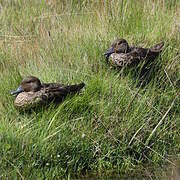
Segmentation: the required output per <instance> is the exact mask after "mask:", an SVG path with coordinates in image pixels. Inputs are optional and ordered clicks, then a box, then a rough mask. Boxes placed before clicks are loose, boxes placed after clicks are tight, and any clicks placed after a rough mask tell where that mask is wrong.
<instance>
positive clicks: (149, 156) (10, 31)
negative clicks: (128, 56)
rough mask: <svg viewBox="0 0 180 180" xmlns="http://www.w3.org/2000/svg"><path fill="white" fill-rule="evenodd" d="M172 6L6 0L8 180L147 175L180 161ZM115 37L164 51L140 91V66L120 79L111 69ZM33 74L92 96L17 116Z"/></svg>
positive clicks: (2, 91) (2, 141) (2, 136)
mask: <svg viewBox="0 0 180 180" xmlns="http://www.w3.org/2000/svg"><path fill="white" fill-rule="evenodd" d="M171 2H172V3H170V1H167V2H166V1H165V2H164V3H163V2H162V1H155V2H153V1H151V0H148V1H146V2H144V1H141V0H138V1H136V2H131V1H113V2H108V1H107V2H104V1H93V2H89V1H78V2H75V1H61V2H60V1H53V0H52V1H35V0H34V1H31V2H26V1H13V2H11V1H8V2H6V3H5V2H4V1H0V3H1V4H2V7H3V11H2V13H1V15H0V19H1V20H0V23H1V30H0V48H1V53H0V70H1V71H0V78H1V86H0V96H1V99H0V108H1V111H0V115H1V127H0V164H1V168H0V174H1V176H2V177H15V176H18V177H19V178H22V179H23V178H24V177H25V178H27V177H28V178H32V179H33V178H34V177H39V178H43V177H46V178H53V177H59V178H60V177H65V178H68V177H71V176H74V175H75V176H76V177H77V176H78V177H79V176H80V175H82V174H86V173H89V172H95V173H98V174H103V173H106V172H109V174H111V173H110V172H113V173H114V172H115V173H120V174H123V173H126V174H130V173H131V174H133V173H135V174H136V173H138V172H140V174H144V173H142V172H145V169H146V168H147V169H148V166H151V167H154V168H152V169H155V168H156V167H157V166H158V167H159V168H161V167H162V166H163V164H166V163H168V164H170V163H171V158H172V157H177V156H178V155H179V148H180V146H179V145H180V142H179V139H180V137H179V113H180V112H179V109H180V108H179V104H180V102H179V96H178V95H179V75H180V74H179V72H180V71H179V46H180V44H179V36H178V28H177V26H176V25H177V24H178V15H179V14H178V10H179V4H178V1H171ZM116 37H124V38H126V39H127V40H128V41H129V42H130V44H135V45H139V46H140V45H143V46H152V45H153V43H156V42H158V41H160V40H163V41H164V42H165V47H164V50H163V53H162V56H161V57H159V58H158V59H157V60H156V63H155V65H154V66H152V67H151V70H152V73H151V75H150V76H151V78H150V80H149V83H147V84H145V85H144V86H143V87H141V86H138V84H139V80H138V76H139V74H140V71H141V65H142V64H140V66H139V68H137V69H135V68H130V69H128V68H124V69H122V70H117V69H111V68H109V66H108V65H107V64H106V63H105V60H104V57H103V56H102V54H103V52H104V50H105V49H106V48H107V47H108V46H109V43H110V41H111V40H112V39H114V38H116ZM30 74H32V75H35V76H38V77H39V78H40V79H41V80H42V81H44V82H47V81H49V82H50V81H53V82H55V81H60V82H62V83H78V82H81V81H84V82H85V83H86V88H85V90H83V91H82V92H81V93H80V94H79V95H75V96H73V97H72V96H71V97H67V98H66V100H65V101H64V102H63V103H62V104H60V105H59V106H56V107H55V106H53V105H52V106H50V107H49V108H48V109H44V108H42V109H40V110H37V111H32V112H31V113H27V112H19V111H17V110H16V109H15V108H14V106H13V100H14V97H11V96H10V95H9V91H10V90H12V89H14V88H16V87H17V85H18V84H19V83H20V81H21V79H22V77H24V76H26V75H30ZM175 98H176V101H175V102H174V103H173V105H172V106H171V104H172V102H173V101H174V99H175ZM169 108H170V110H169V111H168V109H169ZM167 111H168V113H167V115H166V116H165V117H164V115H165V114H166V112H167ZM163 117H164V119H163V120H162V118H163ZM161 120H162V123H161V124H160V125H159V126H158V127H157V125H158V123H159V121H161ZM156 127H157V128H156ZM149 171H150V172H151V170H149ZM152 172H153V170H152ZM152 175H153V173H152ZM145 176H147V175H146V174H145Z"/></svg>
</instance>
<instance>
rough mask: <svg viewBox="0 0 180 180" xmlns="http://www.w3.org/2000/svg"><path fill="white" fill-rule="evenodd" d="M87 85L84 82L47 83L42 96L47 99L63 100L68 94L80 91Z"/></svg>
mask: <svg viewBox="0 0 180 180" xmlns="http://www.w3.org/2000/svg"><path fill="white" fill-rule="evenodd" d="M84 86H85V84H84V83H80V84H75V85H62V84H54V83H52V84H46V85H45V88H43V89H42V98H44V100H45V99H46V100H47V101H52V100H54V101H58V102H59V101H62V100H63V98H64V97H66V96H67V95H68V94H71V93H76V92H79V91H80V90H81V89H82V88H83V87H84Z"/></svg>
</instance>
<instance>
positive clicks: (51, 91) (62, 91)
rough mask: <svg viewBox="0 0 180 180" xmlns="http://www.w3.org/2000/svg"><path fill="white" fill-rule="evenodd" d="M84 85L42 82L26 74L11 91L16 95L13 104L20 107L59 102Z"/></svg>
mask: <svg viewBox="0 0 180 180" xmlns="http://www.w3.org/2000/svg"><path fill="white" fill-rule="evenodd" d="M84 86H85V84H84V83H80V84H75V85H64V84H60V83H44V84H42V83H41V82H40V80H39V79H38V78H36V77H34V76H28V77H26V78H24V79H23V80H22V83H21V86H20V87H19V88H18V89H17V90H16V91H12V92H11V94H12V95H17V96H16V99H15V101H14V105H15V106H16V107H20V108H26V107H33V106H36V105H45V104H48V103H50V102H52V101H53V102H56V103H57V102H61V101H62V100H63V99H64V98H65V97H66V96H67V95H68V94H71V93H76V92H78V91H80V90H81V89H82V88H83V87H84Z"/></svg>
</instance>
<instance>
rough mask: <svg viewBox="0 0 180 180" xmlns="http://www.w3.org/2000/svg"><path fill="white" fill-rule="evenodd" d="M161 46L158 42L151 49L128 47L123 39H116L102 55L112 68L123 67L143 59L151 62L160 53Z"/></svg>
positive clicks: (162, 44)
mask: <svg viewBox="0 0 180 180" xmlns="http://www.w3.org/2000/svg"><path fill="white" fill-rule="evenodd" d="M163 46H164V43H163V42H160V43H158V44H155V45H154V46H153V47H151V48H142V47H133V46H132V47H130V46H129V44H128V42H127V41H126V40H125V39H116V40H115V41H114V42H113V43H112V44H111V47H110V48H109V49H108V50H107V51H106V52H105V53H104V55H105V57H106V60H107V61H108V62H110V63H111V64H112V65H113V66H116V67H123V66H126V65H130V64H133V63H138V62H140V61H141V60H143V59H145V60H146V61H153V60H154V59H155V58H157V57H158V55H159V54H160V53H161V52H162V48H163Z"/></svg>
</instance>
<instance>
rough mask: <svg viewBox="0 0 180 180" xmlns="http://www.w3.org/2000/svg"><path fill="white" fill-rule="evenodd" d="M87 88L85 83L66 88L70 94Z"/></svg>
mask: <svg viewBox="0 0 180 180" xmlns="http://www.w3.org/2000/svg"><path fill="white" fill-rule="evenodd" d="M84 86H85V83H80V84H75V85H69V86H66V90H67V91H68V92H72V93H73V92H74V93H75V92H78V91H80V90H81V89H82V88H83V87H84Z"/></svg>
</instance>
